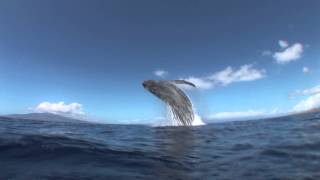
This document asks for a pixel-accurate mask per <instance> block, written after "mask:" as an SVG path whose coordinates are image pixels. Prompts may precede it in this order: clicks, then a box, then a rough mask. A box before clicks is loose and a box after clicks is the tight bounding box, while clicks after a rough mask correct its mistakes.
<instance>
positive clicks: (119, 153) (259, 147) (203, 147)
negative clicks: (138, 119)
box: [0, 117, 320, 180]
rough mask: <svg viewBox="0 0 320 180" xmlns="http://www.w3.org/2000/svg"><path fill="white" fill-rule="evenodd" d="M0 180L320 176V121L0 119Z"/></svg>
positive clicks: (306, 177) (302, 177)
mask: <svg viewBox="0 0 320 180" xmlns="http://www.w3.org/2000/svg"><path fill="white" fill-rule="evenodd" d="M0 179H1V180H5V179H10V180H14V179H27V180H29V179H75V180H78V179H116V180H120V179H124V180H129V179H153V180H155V179H181V180H187V179H199V180H200V179H201V180H202V179H210V180H212V179H245V180H247V179H254V180H256V179H320V119H318V118H316V117H315V118H308V119H302V118H288V117H287V118H278V119H270V120H257V121H241V122H228V123H215V124H208V125H204V126H197V127H190V128H185V127H151V126H142V125H141V126H139V125H105V124H87V123H62V122H59V123H58V122H43V121H32V120H5V119H3V120H0Z"/></svg>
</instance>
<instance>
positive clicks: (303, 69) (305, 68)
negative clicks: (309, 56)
mask: <svg viewBox="0 0 320 180" xmlns="http://www.w3.org/2000/svg"><path fill="white" fill-rule="evenodd" d="M302 72H303V73H309V72H310V69H309V68H308V67H303V68H302Z"/></svg>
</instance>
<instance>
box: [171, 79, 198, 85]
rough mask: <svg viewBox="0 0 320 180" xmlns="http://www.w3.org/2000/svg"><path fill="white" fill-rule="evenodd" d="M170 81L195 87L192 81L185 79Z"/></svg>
mask: <svg viewBox="0 0 320 180" xmlns="http://www.w3.org/2000/svg"><path fill="white" fill-rule="evenodd" d="M172 82H174V83H176V84H188V85H190V86H192V87H196V85H194V84H193V83H191V82H188V81H185V80H173V81H172Z"/></svg>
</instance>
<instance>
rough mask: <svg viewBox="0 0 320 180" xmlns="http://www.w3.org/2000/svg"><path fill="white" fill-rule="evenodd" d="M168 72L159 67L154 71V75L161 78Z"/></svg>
mask: <svg viewBox="0 0 320 180" xmlns="http://www.w3.org/2000/svg"><path fill="white" fill-rule="evenodd" d="M168 74H169V73H168V72H167V71H165V70H161V69H159V70H156V71H154V75H156V76H159V77H161V78H164V77H166V76H167V75H168Z"/></svg>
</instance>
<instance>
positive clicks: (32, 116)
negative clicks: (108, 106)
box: [0, 113, 88, 123]
mask: <svg viewBox="0 0 320 180" xmlns="http://www.w3.org/2000/svg"><path fill="white" fill-rule="evenodd" d="M0 119H4V120H37V121H50V122H75V123H76V122H78V123H79V122H88V121H85V120H80V119H76V118H71V117H66V116H62V115H58V114H52V113H28V114H10V115H4V116H0Z"/></svg>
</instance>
